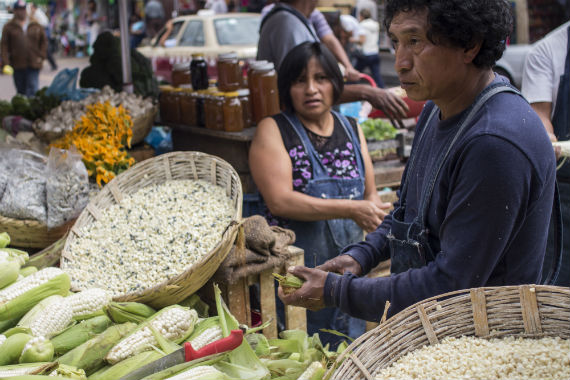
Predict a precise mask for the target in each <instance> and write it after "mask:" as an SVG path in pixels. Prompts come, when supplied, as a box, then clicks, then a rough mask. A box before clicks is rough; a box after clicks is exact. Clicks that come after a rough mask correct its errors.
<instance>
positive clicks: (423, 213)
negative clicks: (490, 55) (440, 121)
mask: <svg viewBox="0 0 570 380" xmlns="http://www.w3.org/2000/svg"><path fill="white" fill-rule="evenodd" d="M500 92H513V93H515V94H518V95H521V94H520V92H519V91H518V90H517V89H516V88H514V87H512V86H510V85H507V84H504V83H496V84H493V85H491V86H489V87H488V88H487V89H486V90H485V91H484V92H483V93H482V94H480V95H479V96H478V98H477V99H476V100H475V103H474V104H473V105H472V106H471V110H469V112H468V113H467V114H466V115H465V117H464V118H463V120H461V121H460V122H459V128H458V129H457V132H456V133H455V136H453V138H452V139H451V141H450V142H449V144H448V145H447V147H446V150H445V153H444V154H442V155H440V156H439V158H438V159H437V161H436V163H435V164H434V166H433V169H432V171H431V174H430V176H429V177H428V178H429V181H428V182H427V186H426V187H424V191H423V194H424V195H423V198H422V200H421V203H420V205H419V207H418V209H419V213H418V216H417V221H418V222H419V229H420V230H419V231H418V232H420V233H423V232H424V230H425V224H426V221H427V210H428V207H429V201H430V199H431V195H432V193H433V189H434V187H435V182H436V180H437V177H438V176H439V172H440V171H441V168H442V167H443V164H444V162H445V160H446V159H447V157H448V156H449V153H450V152H451V149H452V148H453V146H454V145H455V143H456V142H457V140H458V139H459V137H461V135H462V134H463V132H464V131H465V130H466V128H467V127H468V126H469V125H470V123H471V121H472V120H473V118H474V117H475V115H476V114H477V112H478V111H479V110H480V109H481V107H482V106H483V105H484V104H485V103H486V102H487V100H489V99H490V98H491V97H492V96H494V95H496V94H498V93H500ZM521 96H522V95H521Z"/></svg>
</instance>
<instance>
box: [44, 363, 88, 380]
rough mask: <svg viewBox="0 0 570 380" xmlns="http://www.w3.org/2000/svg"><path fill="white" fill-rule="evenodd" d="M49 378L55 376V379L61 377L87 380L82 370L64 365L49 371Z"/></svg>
mask: <svg viewBox="0 0 570 380" xmlns="http://www.w3.org/2000/svg"><path fill="white" fill-rule="evenodd" d="M56 365H57V363H56ZM49 376H57V377H60V376H63V377H67V378H70V379H79V380H86V379H87V375H86V374H85V371H84V370H82V369H81V368H76V367H73V366H70V365H65V364H59V365H57V368H55V369H54V370H53V371H51V372H50V373H49Z"/></svg>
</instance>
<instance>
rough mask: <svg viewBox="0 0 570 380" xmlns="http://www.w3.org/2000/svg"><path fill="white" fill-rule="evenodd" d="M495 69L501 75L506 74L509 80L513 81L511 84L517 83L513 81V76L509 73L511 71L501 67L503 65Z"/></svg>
mask: <svg viewBox="0 0 570 380" xmlns="http://www.w3.org/2000/svg"><path fill="white" fill-rule="evenodd" d="M493 71H494V72H496V73H497V74H499V75H502V76H504V77H505V78H507V79H508V80H509V82H511V84H512V85H513V86H514V85H515V84H514V83H513V78H511V76H510V75H509V73H507V72H506V71H505V69H503V68H501V67H494V68H493Z"/></svg>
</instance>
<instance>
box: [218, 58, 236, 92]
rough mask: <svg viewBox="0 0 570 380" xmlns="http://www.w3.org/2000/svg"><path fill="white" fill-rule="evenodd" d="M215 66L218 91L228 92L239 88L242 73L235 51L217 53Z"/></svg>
mask: <svg viewBox="0 0 570 380" xmlns="http://www.w3.org/2000/svg"><path fill="white" fill-rule="evenodd" d="M217 67H218V88H219V89H220V91H223V92H229V91H235V90H237V89H238V88H240V86H241V83H242V75H241V69H240V67H239V60H238V56H237V53H225V54H219V55H218V63H217Z"/></svg>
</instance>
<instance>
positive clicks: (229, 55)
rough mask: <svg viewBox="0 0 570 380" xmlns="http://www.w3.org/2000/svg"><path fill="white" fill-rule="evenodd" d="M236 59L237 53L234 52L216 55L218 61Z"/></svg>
mask: <svg viewBox="0 0 570 380" xmlns="http://www.w3.org/2000/svg"><path fill="white" fill-rule="evenodd" d="M236 58H237V53H236V52H235V51H232V52H229V53H220V54H218V59H220V60H226V59H236Z"/></svg>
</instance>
